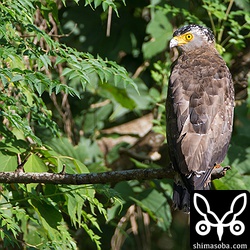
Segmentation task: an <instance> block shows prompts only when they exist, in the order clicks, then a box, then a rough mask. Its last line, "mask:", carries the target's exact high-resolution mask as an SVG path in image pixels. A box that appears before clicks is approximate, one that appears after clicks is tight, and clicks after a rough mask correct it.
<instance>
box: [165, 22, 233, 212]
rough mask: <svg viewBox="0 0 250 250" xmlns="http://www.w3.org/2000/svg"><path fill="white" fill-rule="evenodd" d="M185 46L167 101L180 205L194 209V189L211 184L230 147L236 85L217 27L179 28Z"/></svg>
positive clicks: (174, 43)
mask: <svg viewBox="0 0 250 250" xmlns="http://www.w3.org/2000/svg"><path fill="white" fill-rule="evenodd" d="M173 36H174V37H173V38H172V40H171V41H170V48H171V49H172V48H173V47H177V48H179V51H180V56H179V57H178V59H177V60H176V61H175V62H174V63H173V65H172V70H171V75H170V78H169V87H168V96H167V102H166V117H167V140H168V144H169V148H170V158H171V161H172V163H173V166H174V168H175V170H176V171H177V172H178V173H179V175H178V176H179V177H177V178H176V180H175V185H174V195H173V202H174V207H175V208H179V209H184V210H186V211H189V194H190V191H191V190H203V189H209V187H210V181H211V171H212V169H213V168H214V166H215V165H217V164H220V163H221V162H222V161H223V160H224V158H225V156H226V153H227V150H228V145H229V142H230V138H231V133H232V125H233V109H234V89H233V82H232V77H231V74H230V72H229V70H228V68H227V66H226V63H225V62H224V60H223V59H222V57H221V56H220V55H219V53H218V52H217V50H216V49H215V42H214V40H215V39H214V36H213V34H212V32H211V31H210V30H209V29H207V28H205V27H202V26H199V25H187V26H184V27H182V28H180V29H178V30H177V31H175V32H174V35H173Z"/></svg>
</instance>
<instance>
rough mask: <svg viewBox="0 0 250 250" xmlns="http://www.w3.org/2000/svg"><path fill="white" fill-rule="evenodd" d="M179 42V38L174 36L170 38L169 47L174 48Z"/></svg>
mask: <svg viewBox="0 0 250 250" xmlns="http://www.w3.org/2000/svg"><path fill="white" fill-rule="evenodd" d="M178 44H179V42H178V40H177V39H176V37H173V38H172V39H171V40H170V44H169V48H170V49H172V48H174V47H176V46H178Z"/></svg>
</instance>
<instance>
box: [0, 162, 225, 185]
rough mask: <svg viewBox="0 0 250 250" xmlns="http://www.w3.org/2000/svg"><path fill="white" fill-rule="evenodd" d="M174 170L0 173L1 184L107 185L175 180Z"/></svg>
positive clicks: (217, 172)
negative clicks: (138, 181)
mask: <svg viewBox="0 0 250 250" xmlns="http://www.w3.org/2000/svg"><path fill="white" fill-rule="evenodd" d="M228 169H230V167H228V166H227V167H221V166H220V167H217V168H215V169H214V170H213V171H212V179H219V178H221V177H223V176H225V174H226V171H227V170H228ZM174 173H175V172H174V170H173V169H171V168H160V169H132V170H123V171H109V172H103V173H89V174H66V173H64V171H62V172H61V173H58V174H55V173H47V172H46V173H25V172H23V171H19V170H17V171H15V172H0V183H26V184H27V183H45V184H68V185H81V184H107V183H118V182H121V181H128V180H152V179H163V178H166V179H173V177H174Z"/></svg>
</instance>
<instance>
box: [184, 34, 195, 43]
mask: <svg viewBox="0 0 250 250" xmlns="http://www.w3.org/2000/svg"><path fill="white" fill-rule="evenodd" d="M185 39H186V40H187V41H190V40H192V39H193V35H192V34H190V33H188V34H186V35H185Z"/></svg>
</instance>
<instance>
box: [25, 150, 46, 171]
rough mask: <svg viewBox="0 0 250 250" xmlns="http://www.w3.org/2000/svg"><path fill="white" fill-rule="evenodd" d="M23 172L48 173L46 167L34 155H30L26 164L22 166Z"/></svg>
mask: <svg viewBox="0 0 250 250" xmlns="http://www.w3.org/2000/svg"><path fill="white" fill-rule="evenodd" d="M24 170H25V172H38V173H42V172H46V171H48V167H47V166H46V165H45V164H44V162H43V161H42V159H41V158H39V157H38V156H37V155H35V154H31V155H30V156H29V158H28V160H27V162H26V163H25V164H24Z"/></svg>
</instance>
